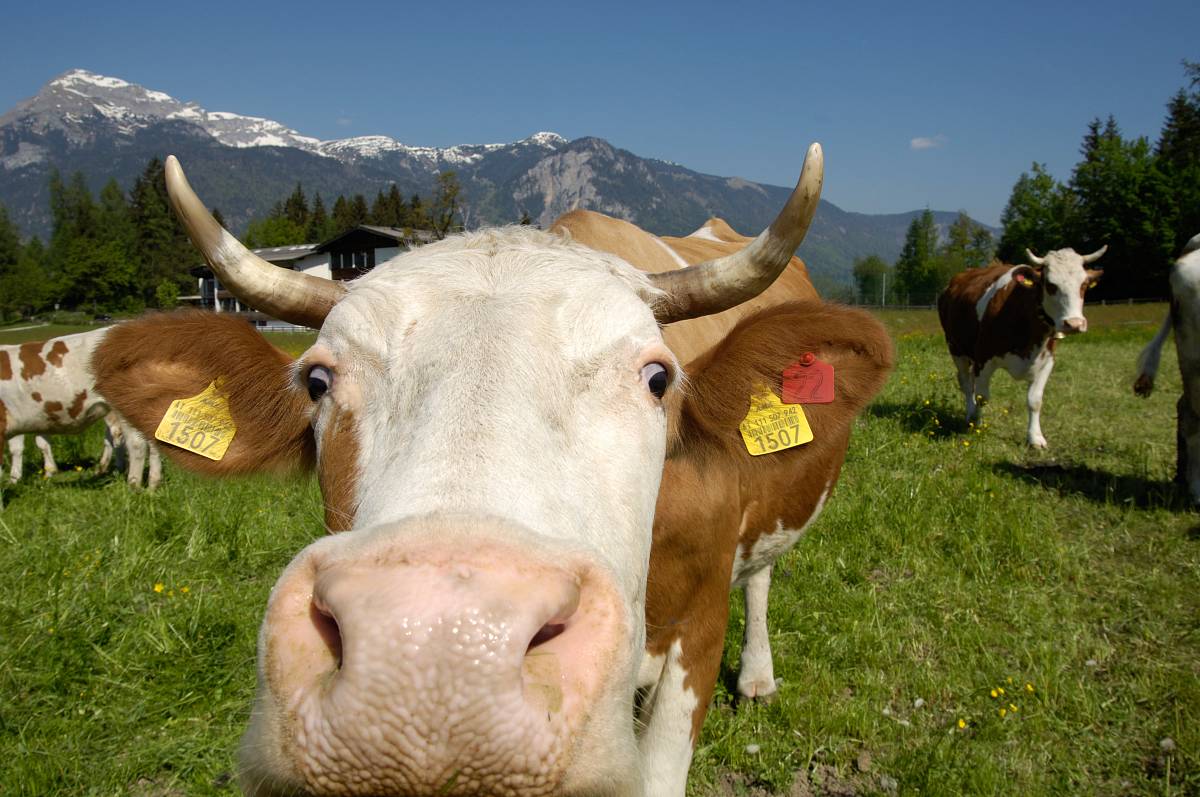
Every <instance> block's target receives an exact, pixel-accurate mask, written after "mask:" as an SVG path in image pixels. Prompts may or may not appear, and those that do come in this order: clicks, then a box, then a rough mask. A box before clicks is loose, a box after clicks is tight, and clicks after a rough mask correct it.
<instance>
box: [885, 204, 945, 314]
mask: <svg viewBox="0 0 1200 797" xmlns="http://www.w3.org/2000/svg"><path fill="white" fill-rule="evenodd" d="M937 246H938V232H937V224H936V223H935V222H934V219H933V211H931V210H930V209H929V208H926V209H925V210H924V211H923V212H921V213H920V214H919V215H918V216H917V217H916V218H914V219H913V220H912V223H911V224H909V225H908V232H907V233H906V234H905V236H904V248H903V249H901V250H900V258H899V259H898V260H897V261H896V266H895V274H896V292H895V294H894V295H895V296H896V297H897V298H900V297H903V299H904V301H905V302H907V303H909V304H932V303H933V302H934V301H935V300H936V298H937V294H938V292H939V291H940V290H941V288H942V287H943V286H942V285H941V284H940V282H939V274H938V269H937Z"/></svg>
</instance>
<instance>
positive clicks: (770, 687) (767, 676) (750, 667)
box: [737, 564, 776, 699]
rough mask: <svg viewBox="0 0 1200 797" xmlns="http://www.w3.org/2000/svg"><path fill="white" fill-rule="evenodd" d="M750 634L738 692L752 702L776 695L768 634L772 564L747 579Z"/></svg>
mask: <svg viewBox="0 0 1200 797" xmlns="http://www.w3.org/2000/svg"><path fill="white" fill-rule="evenodd" d="M744 590H745V599H746V632H745V634H744V636H743V637H742V663H741V666H740V668H739V669H738V682H737V686H738V693H739V694H740V695H741V696H742V697H748V698H750V699H755V698H763V697H768V696H769V695H773V694H775V688H776V687H775V665H774V663H773V662H772V661H771V640H770V638H769V637H768V635H767V599H768V596H769V595H770V592H771V565H769V564H768V565H767V566H766V567H764V568H762V569H760V570H759V571H758V572H757V573H755V574H754V575H752V576H750V577H749V578H748V579H747V580H746V585H745V587H744Z"/></svg>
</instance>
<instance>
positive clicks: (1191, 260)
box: [1133, 235, 1200, 504]
mask: <svg viewBox="0 0 1200 797" xmlns="http://www.w3.org/2000/svg"><path fill="white" fill-rule="evenodd" d="M1170 281H1171V310H1170V312H1169V313H1168V314H1167V317H1166V318H1165V319H1163V323H1162V327H1161V328H1160V329H1159V331H1158V334H1157V335H1155V336H1154V339H1153V340H1152V341H1150V343H1149V344H1148V345H1147V346H1146V348H1144V349H1142V353H1141V354H1140V355H1139V356H1138V375H1137V379H1136V380H1135V381H1134V383H1133V392H1134V393H1136V394H1137V395H1139V396H1142V397H1148V396H1149V395H1150V393H1151V392H1152V391H1153V390H1154V378H1155V377H1156V376H1157V375H1158V365H1159V362H1160V361H1161V359H1162V347H1163V344H1164V343H1166V340H1167V337H1168V336H1169V335H1170V334H1171V331H1172V330H1174V332H1175V354H1176V356H1177V357H1178V358H1179V373H1180V376H1181V377H1182V378H1183V395H1182V396H1180V397H1179V402H1178V403H1177V404H1176V432H1175V443H1176V452H1175V480H1176V481H1178V482H1179V483H1181V484H1185V485H1187V488H1188V491H1189V492H1190V493H1191V496H1192V502H1193V503H1196V504H1200V235H1195V236H1192V238H1191V240H1189V241H1188V242H1187V244H1186V245H1185V246H1184V248H1183V254H1182V255H1181V256H1180V257H1179V259H1178V260H1176V261H1175V265H1174V266H1173V267H1172V268H1171V276H1170Z"/></svg>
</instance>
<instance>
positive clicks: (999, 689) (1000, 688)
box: [996, 686, 1004, 694]
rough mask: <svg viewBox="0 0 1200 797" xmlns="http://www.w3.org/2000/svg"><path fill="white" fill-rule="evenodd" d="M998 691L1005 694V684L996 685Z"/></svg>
mask: <svg viewBox="0 0 1200 797" xmlns="http://www.w3.org/2000/svg"><path fill="white" fill-rule="evenodd" d="M996 691H997V692H999V693H1000V694H1004V687H1003V686H997V687H996Z"/></svg>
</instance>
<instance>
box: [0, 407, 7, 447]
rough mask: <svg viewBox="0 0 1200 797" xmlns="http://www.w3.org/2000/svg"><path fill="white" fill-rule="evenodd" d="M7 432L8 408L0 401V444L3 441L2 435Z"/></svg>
mask: <svg viewBox="0 0 1200 797" xmlns="http://www.w3.org/2000/svg"><path fill="white" fill-rule="evenodd" d="M7 430H8V407H6V406H4V402H3V401H0V442H3V441H4V433H5V432H6V431H7Z"/></svg>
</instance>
